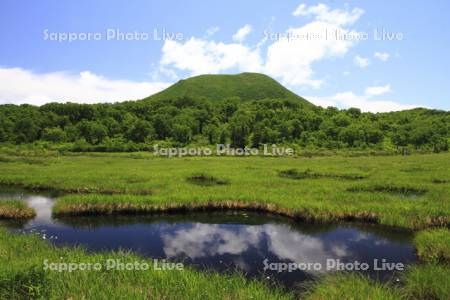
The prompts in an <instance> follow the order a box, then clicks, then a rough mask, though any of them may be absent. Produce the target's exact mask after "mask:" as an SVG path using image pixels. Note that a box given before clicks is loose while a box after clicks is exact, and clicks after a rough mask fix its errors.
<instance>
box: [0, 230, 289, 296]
mask: <svg viewBox="0 0 450 300" xmlns="http://www.w3.org/2000/svg"><path fill="white" fill-rule="evenodd" d="M30 251H32V253H33V255H30ZM0 253H1V255H0V299H28V298H32V299H41V298H42V299H118V298H120V299H216V298H217V297H218V295H221V296H220V297H221V298H222V299H290V298H291V295H289V294H287V293H282V292H281V291H279V290H277V289H274V288H270V289H269V288H267V287H266V286H265V285H264V284H262V283H259V282H255V281H248V280H246V279H244V278H243V277H242V276H239V275H233V276H224V275H218V274H216V273H200V272H196V271H193V270H190V269H184V270H182V271H178V270H177V271H173V270H172V271H162V270H153V267H151V268H150V269H149V270H141V271H119V270H106V268H105V267H103V268H102V270H101V271H95V270H91V271H80V270H77V271H73V272H58V271H51V270H44V266H45V263H44V261H45V260H46V259H47V260H48V261H47V263H48V264H50V263H69V262H70V263H85V264H88V263H92V264H94V263H97V262H100V263H103V262H105V261H106V260H107V259H118V260H120V261H121V262H122V263H134V262H135V261H138V262H139V263H140V264H141V263H142V262H147V263H148V264H149V265H150V266H153V264H152V262H151V261H150V260H143V259H142V258H140V257H137V256H135V255H131V254H129V253H119V252H117V253H99V254H91V255H89V254H87V253H86V252H85V251H83V250H82V249H67V248H54V247H52V246H50V245H49V244H47V243H45V242H44V241H42V240H39V239H38V238H37V237H31V236H23V235H21V236H19V235H12V234H7V233H6V232H5V231H3V230H1V229H0Z"/></svg>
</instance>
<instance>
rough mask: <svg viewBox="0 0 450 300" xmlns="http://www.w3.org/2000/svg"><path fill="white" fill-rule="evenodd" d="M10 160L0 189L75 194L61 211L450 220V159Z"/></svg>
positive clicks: (418, 223) (414, 224)
mask: <svg viewBox="0 0 450 300" xmlns="http://www.w3.org/2000/svg"><path fill="white" fill-rule="evenodd" d="M5 158H6V159H3V160H2V162H0V168H1V170H2V172H0V183H3V184H10V185H19V186H23V187H27V188H34V189H52V190H59V191H66V192H70V193H69V194H67V195H65V196H63V197H61V198H60V199H59V201H58V203H57V204H56V206H55V208H54V210H55V213H57V214H64V213H65V214H69V213H72V214H76V213H89V212H95V213H111V212H118V211H120V210H127V211H128V212H133V211H135V212H148V211H151V210H155V209H159V210H165V209H176V208H180V207H181V208H185V209H189V208H204V207H208V206H212V207H218V208H220V207H235V208H249V209H250V208H257V209H262V210H270V211H274V212H280V213H283V214H286V215H290V216H294V217H298V218H302V219H306V220H313V221H318V222H324V221H336V220H352V219H359V220H362V221H370V222H377V223H381V224H386V225H392V226H398V227H407V228H412V229H423V228H427V227H430V226H446V225H448V224H449V222H450V197H449V195H450V184H449V180H450V178H449V174H448V170H449V169H450V154H448V153H444V154H434V155H414V156H407V157H401V156H389V157H356V158H347V157H323V158H320V157H319V158H267V157H266V158H264V157H246V158H245V157H187V158H161V157H152V156H151V155H144V154H142V155H138V154H109V155H108V154H106V155H99V154H97V155H96V154H93V155H87V156H54V157H33V158H29V157H26V158H24V157H11V156H5ZM291 173H292V174H294V175H295V174H296V175H295V176H291V175H292V174H291ZM286 174H288V175H286ZM289 174H291V175H289ZM192 177H197V179H198V177H200V180H196V181H195V180H194V181H193V180H192ZM202 178H203V179H204V180H202ZM74 192H79V193H74Z"/></svg>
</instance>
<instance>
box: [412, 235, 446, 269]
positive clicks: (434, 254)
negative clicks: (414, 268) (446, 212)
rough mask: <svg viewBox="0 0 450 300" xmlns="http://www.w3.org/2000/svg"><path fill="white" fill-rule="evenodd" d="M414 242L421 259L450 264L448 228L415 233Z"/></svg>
mask: <svg viewBox="0 0 450 300" xmlns="http://www.w3.org/2000/svg"><path fill="white" fill-rule="evenodd" d="M414 244H415V246H416V249H417V255H418V256H419V258H420V259H421V260H422V261H425V262H430V263H447V264H450V230H449V229H446V228H441V229H435V230H424V231H421V232H419V233H417V235H416V237H415V239H414Z"/></svg>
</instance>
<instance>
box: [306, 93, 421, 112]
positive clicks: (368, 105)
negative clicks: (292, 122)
mask: <svg viewBox="0 0 450 300" xmlns="http://www.w3.org/2000/svg"><path fill="white" fill-rule="evenodd" d="M305 98H306V99H308V100H309V101H311V102H312V103H314V104H316V105H320V106H322V107H327V106H334V107H339V108H349V107H357V108H359V109H361V111H364V112H367V111H370V112H389V111H399V110H405V109H412V108H415V107H425V106H423V105H417V104H401V103H398V102H394V101H390V100H374V99H372V98H371V97H370V96H369V95H356V94H355V93H353V92H342V93H337V94H335V95H332V96H328V97H305Z"/></svg>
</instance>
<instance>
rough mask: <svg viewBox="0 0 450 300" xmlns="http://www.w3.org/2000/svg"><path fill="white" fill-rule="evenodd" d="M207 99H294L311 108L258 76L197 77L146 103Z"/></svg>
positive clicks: (181, 81)
mask: <svg viewBox="0 0 450 300" xmlns="http://www.w3.org/2000/svg"><path fill="white" fill-rule="evenodd" d="M183 97H189V98H201V97H203V98H207V99H210V100H222V99H226V98H231V97H239V98H241V99H242V100H244V101H246V100H259V99H296V100H299V101H301V102H304V103H306V104H309V105H312V104H311V103H309V102H308V101H306V100H305V99H304V98H302V97H300V96H298V95H296V94H294V93H293V92H291V91H290V90H288V89H287V88H285V87H284V86H282V85H281V84H280V83H278V82H277V81H276V80H274V79H272V78H271V77H269V76H267V75H264V74H259V73H241V74H236V75H222V74H216V75H200V76H195V77H191V78H188V79H184V80H180V81H178V82H177V83H175V84H173V85H171V86H170V87H168V88H167V89H165V90H163V91H161V92H159V93H157V94H154V95H152V96H150V97H147V98H145V99H144V100H148V99H156V100H162V99H177V98H183Z"/></svg>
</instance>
